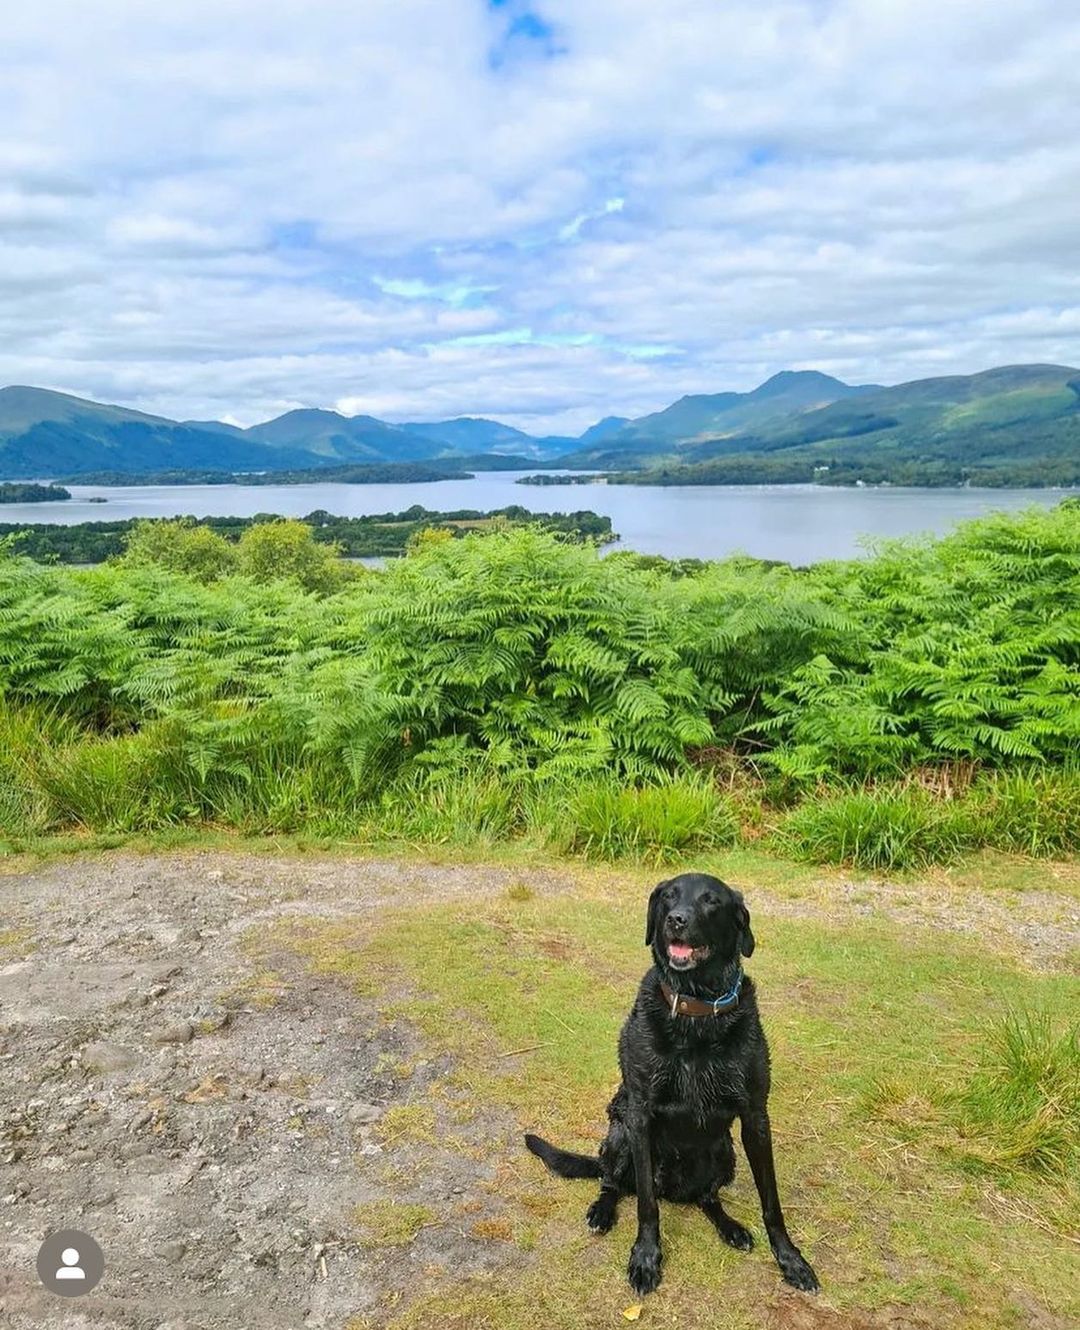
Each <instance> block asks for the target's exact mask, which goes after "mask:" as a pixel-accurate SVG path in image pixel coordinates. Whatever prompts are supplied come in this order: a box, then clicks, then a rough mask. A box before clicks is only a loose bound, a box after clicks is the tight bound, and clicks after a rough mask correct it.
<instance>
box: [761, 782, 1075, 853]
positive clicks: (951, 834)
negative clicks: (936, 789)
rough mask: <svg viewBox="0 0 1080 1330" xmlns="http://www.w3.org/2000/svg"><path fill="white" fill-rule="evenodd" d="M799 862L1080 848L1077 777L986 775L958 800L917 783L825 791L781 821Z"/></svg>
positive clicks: (781, 832)
mask: <svg viewBox="0 0 1080 1330" xmlns="http://www.w3.org/2000/svg"><path fill="white" fill-rule="evenodd" d="M775 840H776V843H777V844H778V845H780V846H781V847H782V848H783V850H784V851H785V852H786V853H788V854H790V855H792V856H793V857H795V858H800V859H805V860H807V861H808V862H811V863H820V864H850V865H853V866H855V867H858V868H867V869H886V870H887V869H912V868H925V867H927V866H929V865H931V864H952V863H955V862H956V861H957V860H959V859H960V858H961V857H962V856H963V855H965V854H972V853H975V852H977V851H979V850H983V849H994V850H1000V851H1003V852H1006V853H1014V854H1023V855H1029V856H1031V857H1035V858H1051V857H1055V856H1058V857H1063V858H1064V857H1067V856H1069V855H1072V854H1075V853H1076V851H1077V850H1078V849H1080V773H1078V772H1075V771H1018V772H1010V773H1000V774H988V775H986V776H984V777H982V778H981V779H980V780H978V781H976V782H975V784H973V785H972V786H971V787H970V788H969V789H967V790H965V791H963V792H962V793H960V794H957V795H955V796H950V797H946V796H943V795H941V794H934V793H932V792H931V791H929V790H926V789H924V788H922V787H921V786H919V785H916V784H904V785H894V786H888V785H885V786H883V785H875V786H869V787H866V788H861V789H851V790H842V791H840V792H839V793H832V792H829V791H827V790H823V791H822V792H821V793H820V794H819V796H818V797H813V798H808V799H806V800H805V801H804V802H803V803H801V804H799V805H798V806H797V807H796V808H794V809H793V810H792V811H791V812H789V813H788V814H786V816H785V817H784V818H783V819H782V820H781V822H780V824H779V827H778V829H777V831H776V834H775Z"/></svg>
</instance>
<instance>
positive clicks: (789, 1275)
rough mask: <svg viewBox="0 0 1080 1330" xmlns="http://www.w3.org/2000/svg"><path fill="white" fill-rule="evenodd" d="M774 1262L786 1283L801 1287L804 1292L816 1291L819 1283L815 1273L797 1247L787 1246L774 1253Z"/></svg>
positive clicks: (793, 1286)
mask: <svg viewBox="0 0 1080 1330" xmlns="http://www.w3.org/2000/svg"><path fill="white" fill-rule="evenodd" d="M776 1263H777V1265H779V1267H780V1273H781V1274H782V1275H783V1276H784V1280H785V1282H786V1283H788V1284H790V1285H791V1286H792V1288H801V1289H802V1291H803V1292H804V1293H816V1292H817V1291H818V1289H819V1288H820V1287H821V1285H820V1284H819V1283H818V1278H817V1275H815V1274H814V1271H813V1268H812V1266H811V1265H810V1262H809V1261H808V1260H807V1259H806V1257H805V1256H804V1255H803V1254H802V1252H801V1251H799V1249H798V1247H789V1248H788V1249H787V1250H786V1251H780V1252H777V1253H776Z"/></svg>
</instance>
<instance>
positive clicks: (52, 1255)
mask: <svg viewBox="0 0 1080 1330" xmlns="http://www.w3.org/2000/svg"><path fill="white" fill-rule="evenodd" d="M37 1272H38V1278H39V1279H40V1280H41V1282H42V1283H43V1284H44V1285H45V1287H46V1288H47V1289H48V1290H49V1292H50V1293H58V1294H59V1295H60V1296H61V1297H62V1298H77V1297H78V1296H79V1295H80V1294H81V1293H89V1292H90V1290H91V1289H92V1288H94V1287H95V1286H96V1285H97V1284H98V1282H99V1281H100V1279H101V1276H102V1275H103V1274H104V1273H105V1256H104V1254H103V1253H102V1250H101V1248H100V1247H99V1246H98V1244H97V1243H96V1242H95V1241H94V1239H93V1238H92V1237H91V1236H90V1234H89V1233H81V1232H80V1231H79V1230H78V1229H75V1228H62V1229H60V1230H59V1231H58V1232H56V1233H50V1234H49V1236H48V1237H47V1238H46V1239H45V1241H44V1242H43V1243H42V1244H41V1247H40V1249H39V1250H38V1254H37Z"/></svg>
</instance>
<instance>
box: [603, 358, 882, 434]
mask: <svg viewBox="0 0 1080 1330" xmlns="http://www.w3.org/2000/svg"><path fill="white" fill-rule="evenodd" d="M871 391H873V389H872V388H870V387H852V386H851V385H850V384H847V383H842V382H841V381H840V380H839V379H834V378H832V377H831V375H828V374H819V373H818V372H817V371H816V370H784V371H782V372H781V373H780V374H774V375H773V376H772V378H771V379H767V380H766V381H765V382H764V383H763V384H761V386H760V387H758V388H755V389H754V390H753V391H752V392H748V393H711V394H697V395H695V396H692V397H680V398H679V400H678V401H677V402H675V403H673V404H672V405H671V406H669V407H667V408H666V409H665V410H663V411H657V412H655V413H654V414H653V415H651V416H641V417H640V419H638V420H632V421H631V422H630V424H629V425H626V426H624V428H623V429H621V430H620V431H619V433H618V434H617V435H616V436H615V437H616V438H617V439H619V440H620V441H621V440H623V439H627V440H630V439H633V440H640V439H648V440H656V441H662V440H670V441H672V442H679V443H683V442H686V441H687V440H689V439H695V438H702V437H705V436H715V435H717V434H737V433H739V432H741V431H743V430H746V429H755V428H758V427H759V426H761V425H764V424H766V423H768V422H769V421H771V420H776V419H778V418H781V417H784V416H790V415H792V414H793V413H795V412H800V411H811V410H813V409H814V408H815V407H822V406H827V405H828V404H829V403H830V402H836V401H838V400H840V399H841V398H846V397H854V396H858V395H861V394H863V393H867V392H871ZM609 441H610V440H609Z"/></svg>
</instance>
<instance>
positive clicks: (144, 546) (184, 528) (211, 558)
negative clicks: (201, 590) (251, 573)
mask: <svg viewBox="0 0 1080 1330" xmlns="http://www.w3.org/2000/svg"><path fill="white" fill-rule="evenodd" d="M121 561H122V562H123V563H125V564H128V565H129V566H131V567H135V568H137V567H145V566H146V565H155V566H156V567H159V568H168V569H169V570H170V571H171V572H174V573H183V574H184V575H185V576H187V577H190V578H192V579H193V580H194V581H196V582H214V581H216V580H217V579H218V578H219V577H224V576H225V575H226V574H227V573H230V572H232V571H233V570H234V569H235V567H236V547H235V546H234V545H232V544H230V543H229V541H227V540H226V539H225V537H224V536H221V535H218V533H217V532H216V531H212V530H211V529H210V527H208V526H199V525H196V523H195V520H194V518H191V517H178V518H177V519H176V520H175V521H169V522H160V521H154V522H138V523H137V524H136V525H135V526H134V527H133V528H132V531H131V533H130V534H129V535H128V537H127V541H126V544H125V549H124V553H123V555H122V559H121Z"/></svg>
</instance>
